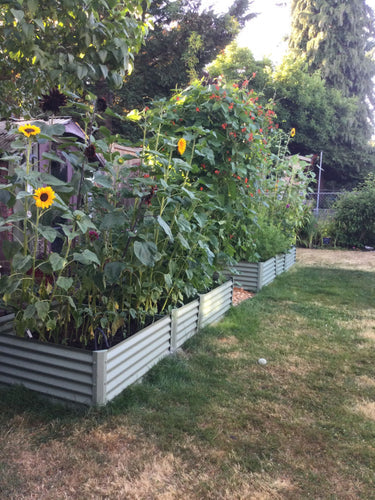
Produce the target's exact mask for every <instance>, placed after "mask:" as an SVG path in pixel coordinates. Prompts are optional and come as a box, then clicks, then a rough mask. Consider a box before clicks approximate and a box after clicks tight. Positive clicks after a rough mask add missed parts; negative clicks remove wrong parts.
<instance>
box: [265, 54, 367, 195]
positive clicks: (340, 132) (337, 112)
mask: <svg viewBox="0 0 375 500" xmlns="http://www.w3.org/2000/svg"><path fill="white" fill-rule="evenodd" d="M271 86H272V90H271V88H270V89H268V91H267V92H268V93H269V94H271V93H272V95H273V94H275V95H276V107H275V111H276V113H277V116H278V120H279V123H280V126H281V127H282V128H283V129H284V130H291V129H292V128H295V129H296V135H295V137H294V138H293V140H292V141H291V142H290V144H289V149H290V151H291V152H292V153H293V154H297V153H299V154H302V155H310V154H319V153H320V151H323V152H324V174H323V175H324V179H325V181H326V182H327V183H328V185H330V186H331V187H332V188H341V187H344V186H346V187H351V186H353V185H355V184H357V183H358V181H359V180H360V179H361V178H363V176H364V174H365V173H366V172H367V171H369V170H371V169H372V168H373V167H374V161H373V159H372V158H373V154H374V148H372V147H370V145H369V144H368V143H367V141H366V140H363V134H362V133H358V130H360V127H361V122H362V121H365V120H366V116H361V115H360V114H359V111H358V99H357V98H356V97H345V96H343V95H342V93H341V92H340V91H339V90H337V89H335V88H332V87H329V86H328V85H327V84H326V83H325V81H324V80H323V78H322V77H321V75H320V73H319V72H315V73H313V74H309V73H308V71H307V68H306V62H305V61H303V60H301V59H297V60H295V59H294V58H293V57H292V56H290V57H289V58H285V59H284V61H283V63H282V64H281V65H280V66H279V67H278V68H277V69H276V71H275V72H274V73H273V75H272V82H270V87H271Z"/></svg>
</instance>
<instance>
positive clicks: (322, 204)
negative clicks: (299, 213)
mask: <svg viewBox="0 0 375 500" xmlns="http://www.w3.org/2000/svg"><path fill="white" fill-rule="evenodd" d="M342 193H343V191H320V193H317V192H316V193H309V194H308V196H307V199H308V201H309V203H310V204H311V208H312V209H313V210H314V211H319V210H332V209H333V205H334V203H335V201H336V200H337V198H338V197H339V196H340V194H342Z"/></svg>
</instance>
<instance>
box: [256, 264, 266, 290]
mask: <svg viewBox="0 0 375 500" xmlns="http://www.w3.org/2000/svg"><path fill="white" fill-rule="evenodd" d="M263 267H264V266H263V262H258V282H257V292H260V290H261V289H262V287H263V271H264V269H263Z"/></svg>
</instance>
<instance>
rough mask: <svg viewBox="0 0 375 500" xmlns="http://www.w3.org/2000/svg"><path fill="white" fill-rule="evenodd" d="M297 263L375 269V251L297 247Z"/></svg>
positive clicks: (361, 269)
mask: <svg viewBox="0 0 375 500" xmlns="http://www.w3.org/2000/svg"><path fill="white" fill-rule="evenodd" d="M297 263H299V264H303V265H304V266H314V267H339V268H343V269H351V270H358V271H375V252H365V251H359V250H320V249H315V248H314V249H310V248H297Z"/></svg>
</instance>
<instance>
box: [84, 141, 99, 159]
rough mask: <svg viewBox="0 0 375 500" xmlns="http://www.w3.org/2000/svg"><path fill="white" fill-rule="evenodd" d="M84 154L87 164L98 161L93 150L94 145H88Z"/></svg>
mask: <svg viewBox="0 0 375 500" xmlns="http://www.w3.org/2000/svg"><path fill="white" fill-rule="evenodd" d="M84 153H85V156H86V158H87V159H88V161H89V162H94V161H96V160H97V159H98V158H97V156H96V149H95V146H94V144H89V145H88V146H87V147H86V149H85V151H84Z"/></svg>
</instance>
